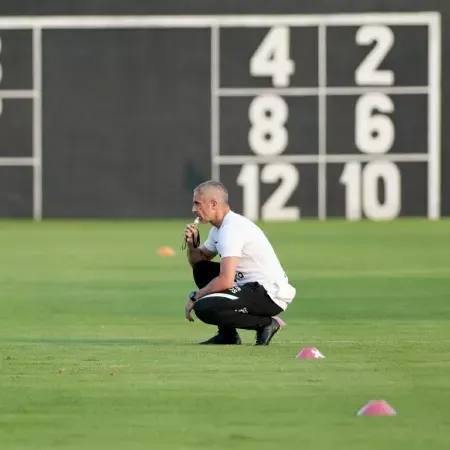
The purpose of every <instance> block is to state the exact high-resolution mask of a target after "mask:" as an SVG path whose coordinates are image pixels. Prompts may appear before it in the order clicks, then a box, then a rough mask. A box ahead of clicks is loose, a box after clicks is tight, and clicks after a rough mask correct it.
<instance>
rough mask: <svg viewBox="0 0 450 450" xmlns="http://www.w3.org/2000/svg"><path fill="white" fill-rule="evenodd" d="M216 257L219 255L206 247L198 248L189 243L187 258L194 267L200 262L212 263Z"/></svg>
mask: <svg viewBox="0 0 450 450" xmlns="http://www.w3.org/2000/svg"><path fill="white" fill-rule="evenodd" d="M216 255H217V253H215V252H212V251H211V250H208V249H207V248H206V247H205V246H204V245H202V246H200V247H197V248H195V247H194V246H193V245H192V244H189V243H188V245H187V258H188V261H189V264H190V265H191V266H192V267H193V266H194V264H196V263H198V262H200V261H211V260H212V259H213V258H214V257H215V256H216Z"/></svg>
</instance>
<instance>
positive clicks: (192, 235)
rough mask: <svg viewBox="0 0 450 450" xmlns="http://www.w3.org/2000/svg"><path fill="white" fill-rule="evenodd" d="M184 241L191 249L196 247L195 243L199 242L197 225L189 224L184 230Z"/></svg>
mask: <svg viewBox="0 0 450 450" xmlns="http://www.w3.org/2000/svg"><path fill="white" fill-rule="evenodd" d="M183 236H184V240H185V241H186V242H187V244H188V245H190V246H191V247H192V246H194V243H196V242H198V228H197V225H196V224H195V223H188V224H187V225H186V228H185V229H184V234H183Z"/></svg>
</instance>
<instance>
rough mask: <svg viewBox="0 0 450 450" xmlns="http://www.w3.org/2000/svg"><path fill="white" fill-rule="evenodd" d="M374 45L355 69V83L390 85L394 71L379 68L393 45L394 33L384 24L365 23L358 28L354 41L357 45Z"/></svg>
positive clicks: (392, 81) (392, 82)
mask: <svg viewBox="0 0 450 450" xmlns="http://www.w3.org/2000/svg"><path fill="white" fill-rule="evenodd" d="M374 42H375V46H374V47H373V49H372V50H371V51H370V52H369V54H368V55H367V56H366V58H365V59H364V60H363V61H362V63H361V64H360V65H359V67H358V68H357V69H356V71H355V79H356V83H357V84H360V85H361V84H362V85H364V84H372V85H392V84H394V72H393V71H392V70H379V69H378V67H379V66H380V64H381V63H382V62H383V60H384V58H386V55H387V54H388V53H389V51H390V50H391V48H392V46H393V45H394V33H393V32H392V30H391V29H390V28H389V27H386V26H384V25H366V26H363V27H361V28H359V29H358V31H357V33H356V43H357V44H359V45H370V44H373V43H374Z"/></svg>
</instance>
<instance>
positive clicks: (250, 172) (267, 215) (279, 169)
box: [237, 164, 300, 220]
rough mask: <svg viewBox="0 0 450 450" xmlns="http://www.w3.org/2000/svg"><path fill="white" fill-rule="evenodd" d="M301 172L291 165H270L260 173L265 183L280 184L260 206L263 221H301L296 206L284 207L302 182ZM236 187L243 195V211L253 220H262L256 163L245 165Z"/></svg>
mask: <svg viewBox="0 0 450 450" xmlns="http://www.w3.org/2000/svg"><path fill="white" fill-rule="evenodd" d="M299 179H300V176H299V173H298V170H297V169H296V168H295V166H293V165H292V164H268V165H266V166H264V167H263V169H262V171H261V181H262V182H263V183H269V184H272V183H276V182H277V181H279V180H281V184H280V185H279V186H278V188H277V189H276V190H275V192H274V193H273V194H272V195H271V196H270V197H269V198H268V199H267V201H266V202H265V203H264V204H263V205H262V207H261V218H262V219H263V220H298V219H299V218H300V208H298V207H297V206H285V205H286V202H287V201H288V200H289V197H290V196H291V195H292V193H293V192H294V190H295V189H296V187H297V186H298V183H299ZM237 184H238V185H239V186H242V188H243V190H244V192H243V196H244V201H243V203H244V204H243V212H244V216H246V217H248V218H249V219H251V220H258V219H259V204H260V202H259V168H258V165H257V164H244V165H243V166H242V169H241V171H240V172H239V176H238V178H237Z"/></svg>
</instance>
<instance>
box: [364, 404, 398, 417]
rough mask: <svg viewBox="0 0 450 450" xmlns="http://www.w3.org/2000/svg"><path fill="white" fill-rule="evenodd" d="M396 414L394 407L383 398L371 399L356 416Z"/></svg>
mask: <svg viewBox="0 0 450 450" xmlns="http://www.w3.org/2000/svg"><path fill="white" fill-rule="evenodd" d="M396 414H397V413H396V412H395V409H394V408H392V406H391V405H390V404H389V403H388V402H386V401H385V400H372V401H370V402H369V403H367V404H366V405H365V406H363V407H362V408H361V409H360V410H359V411H358V413H357V415H358V416H395V415H396Z"/></svg>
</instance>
